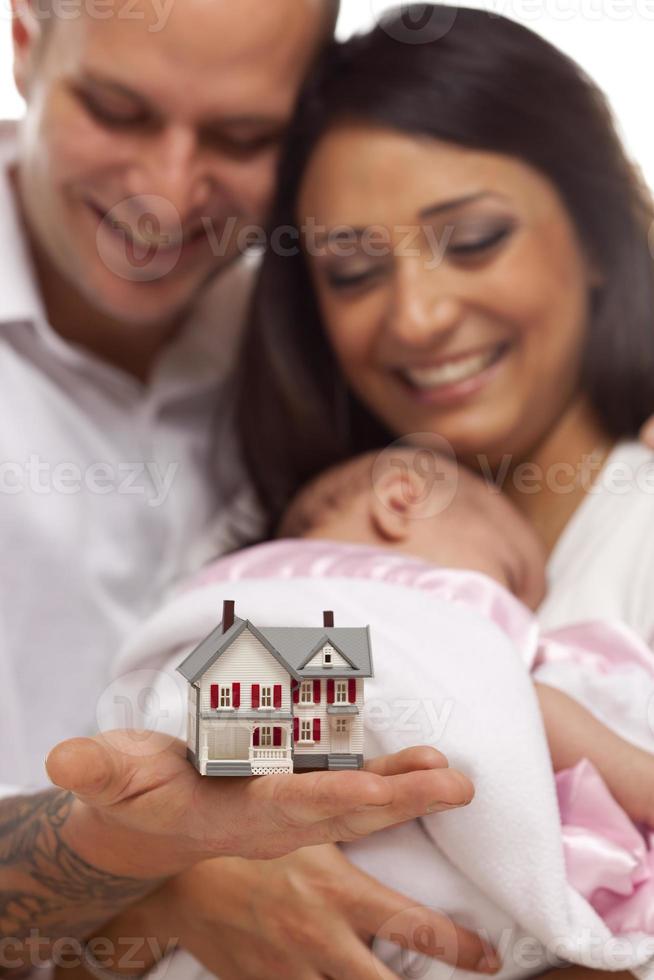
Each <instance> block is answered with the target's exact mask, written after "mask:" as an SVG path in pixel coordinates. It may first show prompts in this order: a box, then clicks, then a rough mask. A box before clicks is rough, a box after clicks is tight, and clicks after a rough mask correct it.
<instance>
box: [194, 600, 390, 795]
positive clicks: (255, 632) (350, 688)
mask: <svg viewBox="0 0 654 980" xmlns="http://www.w3.org/2000/svg"><path fill="white" fill-rule="evenodd" d="M177 669H178V670H179V672H180V673H181V674H182V676H183V677H184V678H185V679H186V680H187V681H188V683H189V705H188V758H189V759H190V761H191V762H192V763H193V765H194V766H195V767H196V768H197V770H198V771H199V772H200V773H201V774H202V775H203V776H261V775H265V774H267V773H290V772H293V771H296V772H297V771H301V770H307V769H359V768H361V766H362V765H363V723H362V718H361V711H362V708H363V703H364V682H365V678H367V677H372V655H371V648H370V632H369V629H368V628H367V627H366V628H339V627H336V626H334V615H333V613H331V612H325V613H324V614H323V624H322V626H316V627H315V628H314V627H292V626H289V627H270V628H267V627H261V626H255V625H254V624H253V623H251V622H249V620H244V619H239V618H238V617H237V616H236V615H235V610H234V603H233V602H225V604H224V607H223V619H222V622H221V624H220V626H219V627H218V628H217V629H216V630H214V632H213V633H211V634H210V635H209V636H208V637H207V638H206V640H204V641H203V642H202V643H201V644H200V646H199V647H197V648H196V649H195V650H194V651H193V652H192V653H191V654H189V656H188V657H187V658H186V659H185V660H184V662H183V663H182V664H180V666H179V667H178V668H177Z"/></svg>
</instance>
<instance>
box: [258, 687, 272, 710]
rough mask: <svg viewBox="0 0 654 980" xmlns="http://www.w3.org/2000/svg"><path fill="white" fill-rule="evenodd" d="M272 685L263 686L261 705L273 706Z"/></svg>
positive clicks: (264, 706)
mask: <svg viewBox="0 0 654 980" xmlns="http://www.w3.org/2000/svg"><path fill="white" fill-rule="evenodd" d="M272 703H273V702H272V687H262V688H261V707H262V708H272Z"/></svg>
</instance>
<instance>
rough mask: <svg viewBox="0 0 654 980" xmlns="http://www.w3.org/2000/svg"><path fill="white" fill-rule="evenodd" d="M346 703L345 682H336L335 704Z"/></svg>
mask: <svg viewBox="0 0 654 980" xmlns="http://www.w3.org/2000/svg"><path fill="white" fill-rule="evenodd" d="M347 703H348V702H347V681H336V704H347Z"/></svg>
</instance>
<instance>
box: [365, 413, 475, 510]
mask: <svg viewBox="0 0 654 980" xmlns="http://www.w3.org/2000/svg"><path fill="white" fill-rule="evenodd" d="M389 480H394V484H395V486H396V488H398V487H399V491H400V494H401V498H402V499H401V503H402V505H403V506H405V507H407V508H410V513H411V517H412V519H414V520H424V519H428V518H431V517H436V516H437V515H438V514H442V513H443V512H444V511H445V510H447V508H448V507H449V506H450V504H451V503H452V501H453V500H454V498H455V497H456V493H457V489H458V485H459V470H458V464H457V460H456V455H455V453H454V450H453V449H452V446H451V445H450V443H449V442H448V441H447V439H444V438H443V437H442V436H438V435H435V434H434V433H433V432H417V433H414V434H413V435H411V436H407V437H405V438H403V439H398V440H397V441H396V442H393V443H391V445H390V446H387V447H386V448H385V449H383V450H382V451H381V452H380V453H379V455H378V456H377V457H376V459H375V462H374V464H373V467H372V486H373V491H374V493H375V494H376V495H377V498H378V499H379V500H380V501H381V502H382V503H384V504H385V505H386V506H389V508H390V509H393V508H392V505H390V504H387V493H386V492H385V491H386V488H387V487H388V482H389Z"/></svg>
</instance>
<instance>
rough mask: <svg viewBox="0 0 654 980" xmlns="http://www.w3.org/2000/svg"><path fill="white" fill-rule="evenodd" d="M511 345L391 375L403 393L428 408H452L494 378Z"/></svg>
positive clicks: (405, 369) (502, 345)
mask: <svg viewBox="0 0 654 980" xmlns="http://www.w3.org/2000/svg"><path fill="white" fill-rule="evenodd" d="M512 348H513V344H512V343H511V342H510V341H503V342H502V343H499V344H494V345H493V346H492V347H490V348H486V349H485V350H481V351H474V352H471V353H469V354H460V355H457V356H456V357H452V358H448V359H447V360H441V361H440V362H439V363H438V364H432V365H426V366H425V367H411V368H399V369H397V370H396V371H395V374H396V376H397V378H398V379H399V381H400V382H401V384H402V386H403V387H404V389H405V390H406V391H407V392H408V393H409V394H410V395H411V397H413V398H415V399H416V400H417V401H419V402H422V403H423V404H428V405H441V406H446V405H452V404H454V403H457V402H459V401H462V400H464V399H466V398H469V397H471V396H472V395H475V394H476V393H477V392H478V391H480V390H481V389H482V388H485V387H486V385H488V384H489V383H490V382H491V381H492V380H493V379H494V378H495V377H496V375H497V374H498V372H499V370H500V368H501V366H502V365H503V364H504V362H505V360H506V358H507V356H508V355H509V353H510V352H511V350H512Z"/></svg>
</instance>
